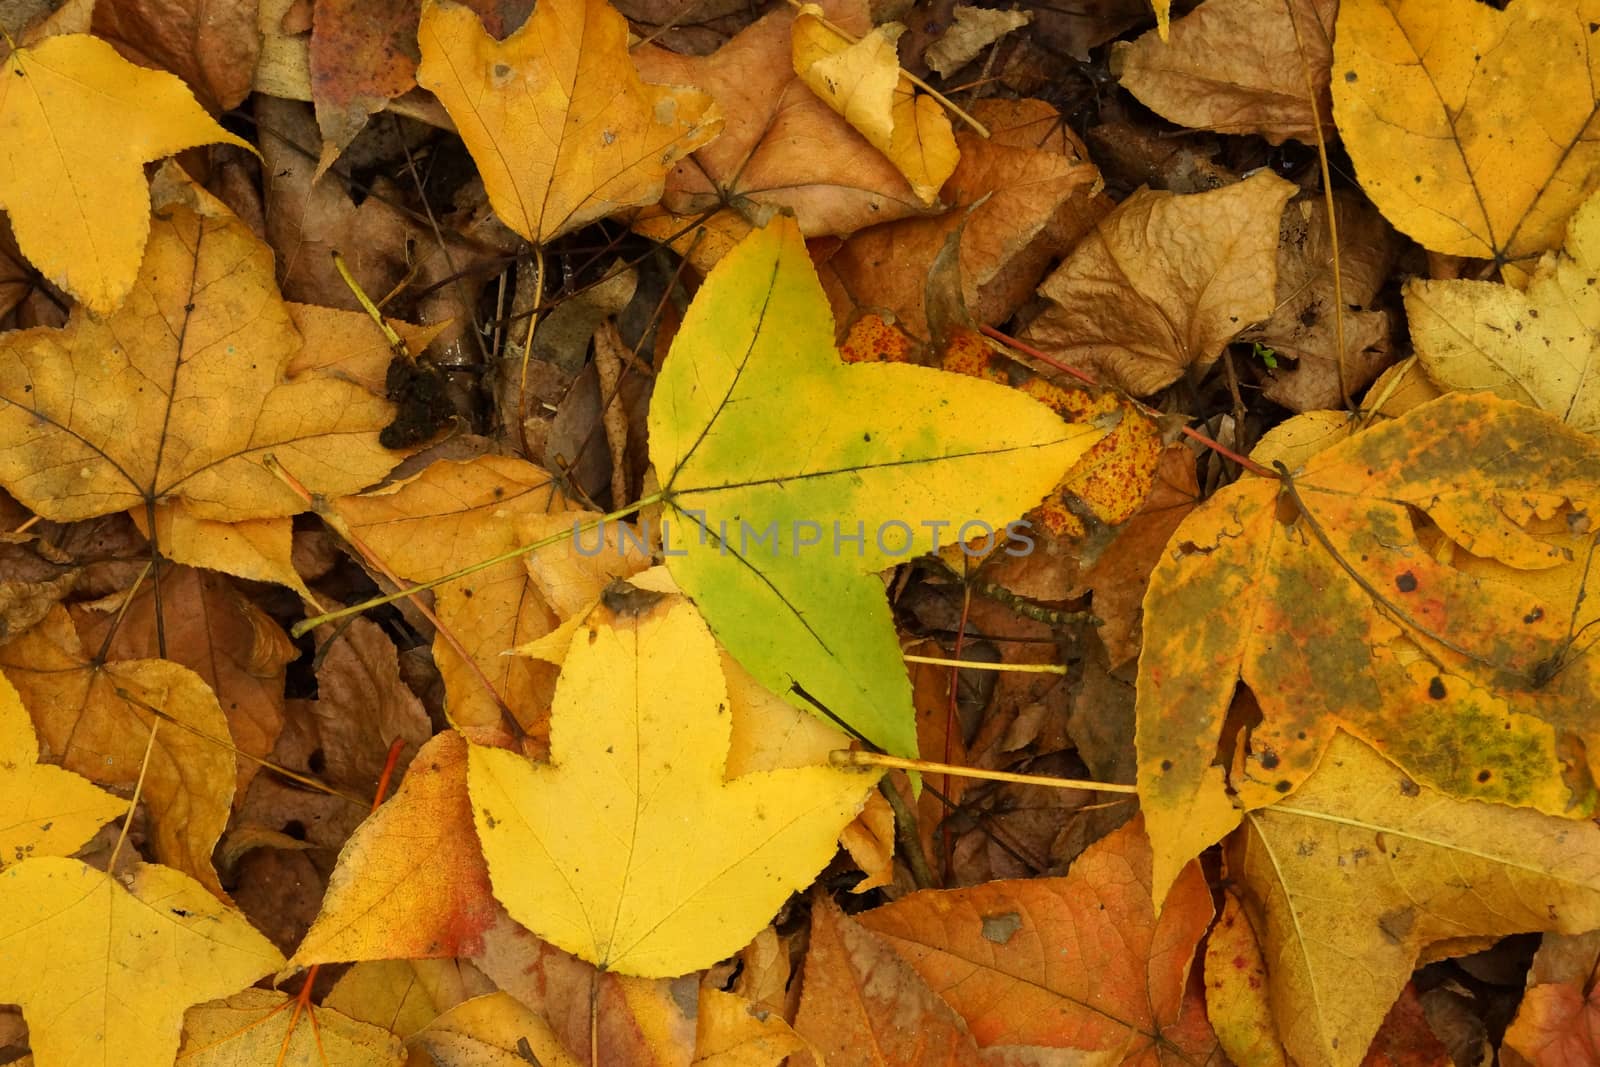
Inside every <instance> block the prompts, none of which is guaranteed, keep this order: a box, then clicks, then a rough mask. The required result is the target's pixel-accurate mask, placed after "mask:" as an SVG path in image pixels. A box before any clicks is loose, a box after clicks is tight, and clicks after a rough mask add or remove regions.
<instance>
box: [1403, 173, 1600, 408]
mask: <svg viewBox="0 0 1600 1067" xmlns="http://www.w3.org/2000/svg"><path fill="white" fill-rule="evenodd" d="M1597 275H1600V195H1596V196H1591V197H1590V198H1589V199H1588V200H1587V201H1585V202H1584V205H1583V207H1581V208H1580V209H1579V210H1578V212H1577V214H1575V215H1573V216H1572V225H1571V227H1570V229H1569V230H1568V233H1567V240H1566V244H1565V245H1564V246H1563V247H1562V248H1561V249H1560V250H1559V251H1556V252H1552V253H1550V254H1548V255H1546V256H1545V257H1544V259H1543V260H1541V261H1540V263H1539V266H1538V269H1537V270H1535V272H1534V275H1533V278H1532V279H1531V280H1530V281H1529V282H1528V287H1527V289H1526V291H1518V290H1516V289H1513V288H1511V287H1509V286H1505V285H1496V284H1494V283H1492V282H1473V281H1461V280H1455V281H1428V280H1425V279H1417V280H1414V281H1412V282H1411V283H1409V284H1408V285H1407V286H1406V289H1405V299H1406V317H1407V318H1408V319H1409V320H1410V322H1411V338H1412V341H1413V342H1414V343H1415V344H1416V346H1417V357H1418V359H1420V360H1421V361H1422V366H1423V369H1424V370H1426V371H1427V372H1428V377H1429V378H1431V379H1433V381H1434V383H1435V384H1437V385H1439V386H1441V387H1443V388H1446V389H1460V390H1463V391H1467V392H1470V391H1473V390H1478V389H1488V390H1490V391H1491V392H1493V393H1495V394H1496V395H1497V396H1503V397H1505V398H1506V399H1507V400H1516V401H1520V402H1521V403H1524V404H1528V405H1531V406H1533V407H1536V408H1539V409H1540V410H1543V411H1548V412H1549V413H1550V414H1551V415H1553V416H1555V417H1556V418H1558V419H1560V420H1561V421H1562V422H1565V423H1566V424H1567V425H1569V426H1571V427H1572V428H1573V429H1576V430H1582V431H1583V432H1584V433H1591V434H1600V285H1597V284H1596V276H1597Z"/></svg>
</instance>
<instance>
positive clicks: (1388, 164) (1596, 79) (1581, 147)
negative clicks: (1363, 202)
mask: <svg viewBox="0 0 1600 1067" xmlns="http://www.w3.org/2000/svg"><path fill="white" fill-rule="evenodd" d="M1596 22H1600V0H1517V2H1516V3H1514V4H1510V5H1508V6H1507V7H1506V9H1505V10H1504V11H1498V10H1496V9H1495V8H1493V7H1490V6H1489V5H1487V4H1480V3H1476V2H1475V0H1343V3H1341V4H1340V5H1339V20H1338V23H1337V26H1336V30H1335V35H1334V52H1333V114H1334V119H1335V120H1336V121H1337V123H1338V126H1339V132H1340V134H1341V135H1342V136H1343V139H1344V144H1345V148H1346V149H1347V150H1348V151H1349V152H1350V159H1351V161H1352V162H1354V163H1355V168H1356V177H1357V178H1358V179H1359V180H1360V182H1361V187H1362V188H1363V189H1365V190H1366V192H1367V195H1368V196H1370V197H1371V198H1372V201H1373V203H1375V204H1377V205H1378V208H1379V210H1381V211H1382V212H1383V213H1384V215H1385V217H1387V218H1388V219H1389V221H1390V222H1392V223H1394V225H1395V227H1396V228H1397V229H1399V230H1401V231H1403V232H1405V233H1406V234H1409V235H1410V236H1411V237H1413V238H1415V239H1416V240H1417V241H1418V242H1419V243H1421V244H1422V245H1424V246H1425V247H1427V248H1430V249H1432V250H1434V251H1435V252H1445V253H1448V254H1450V255H1455V256H1473V257H1476V258H1479V259H1489V260H1493V261H1495V262H1496V263H1500V264H1504V263H1507V262H1509V261H1514V260H1522V259H1527V258H1528V257H1531V256H1536V255H1538V254H1539V253H1540V252H1543V251H1545V250H1546V249H1549V248H1554V247H1555V246H1556V245H1557V244H1559V243H1560V241H1561V234H1562V231H1563V229H1564V228H1565V227H1566V222H1567V218H1568V217H1569V216H1570V215H1571V214H1572V213H1573V211H1575V210H1577V207H1578V205H1579V204H1580V203H1582V201H1583V199H1584V197H1586V196H1587V195H1588V194H1589V193H1590V192H1591V191H1592V190H1593V189H1594V187H1595V183H1596V180H1597V176H1596V167H1597V166H1600V49H1597V48H1595V46H1594V37H1593V36H1592V34H1593V30H1592V29H1591V28H1590V27H1592V26H1593V25H1594V24H1595V23H1596Z"/></svg>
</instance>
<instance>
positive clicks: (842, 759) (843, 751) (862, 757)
mask: <svg viewBox="0 0 1600 1067" xmlns="http://www.w3.org/2000/svg"><path fill="white" fill-rule="evenodd" d="M828 762H829V763H832V764H833V765H834V766H835V767H888V768H891V769H893V770H901V771H921V772H922V773H924V774H949V775H953V776H955V777H957V778H981V779H983V780H984V781H986V782H1020V783H1021V784H1023V785H1042V786H1048V787H1050V788H1051V789H1090V790H1094V791H1096V792H1100V793H1138V791H1139V789H1138V787H1137V786H1132V785H1119V784H1118V783H1116V782H1091V781H1088V780H1086V779H1083V778H1051V777H1049V776H1047V775H1043V774H1013V773H1012V772H1011V771H987V770H983V769H981V768H978V767H959V766H957V765H955V764H953V763H933V762H931V761H929V760H920V759H902V758H901V757H899V756H885V755H883V754H882V753H880V752H858V751H856V750H854V749H848V748H840V749H835V750H834V751H832V752H830V753H828Z"/></svg>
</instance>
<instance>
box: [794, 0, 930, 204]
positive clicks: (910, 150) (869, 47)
mask: <svg viewBox="0 0 1600 1067" xmlns="http://www.w3.org/2000/svg"><path fill="white" fill-rule="evenodd" d="M904 29H905V27H903V26H899V25H896V24H890V25H885V26H879V27H877V28H876V29H874V30H873V31H872V32H871V33H869V34H867V35H866V36H865V37H863V38H861V39H860V40H859V41H851V40H850V39H849V38H848V37H846V36H844V35H843V34H842V33H840V32H839V31H838V30H836V29H834V28H833V27H832V26H830V25H829V24H828V23H827V22H826V21H825V20H824V19H823V18H822V9H821V8H819V7H817V6H815V5H808V6H807V7H805V8H803V9H802V10H801V13H800V15H799V17H798V18H796V19H795V21H794V29H793V41H794V71H795V73H796V74H798V75H799V76H800V80H801V81H803V82H805V84H806V85H807V86H808V87H809V88H810V89H811V91H812V92H814V93H816V94H817V96H818V97H819V98H821V99H822V100H823V101H824V102H825V103H826V104H827V105H828V106H829V107H831V108H833V110H834V111H836V112H838V113H839V115H840V116H841V117H843V118H844V120H845V121H846V122H848V123H849V124H850V125H851V126H853V127H855V129H856V131H857V132H858V133H860V134H861V136H863V137H865V138H866V139H867V141H868V142H869V143H870V144H871V145H872V146H873V147H874V148H876V149H877V150H878V151H880V152H882V153H883V154H884V156H886V157H887V158H888V160H889V162H891V163H893V164H894V165H895V167H896V168H897V169H898V170H899V171H900V173H901V174H904V175H905V176H906V180H907V181H908V182H910V183H911V188H912V190H913V191H914V192H915V193H916V194H917V196H918V197H919V198H920V199H921V200H922V202H923V203H924V204H932V203H933V202H934V201H935V200H937V199H939V189H940V187H941V186H943V185H944V183H945V179H946V178H948V177H950V175H951V174H952V173H954V172H955V169H956V163H957V162H959V161H960V159H961V150H960V149H959V148H957V147H956V137H955V131H954V130H952V129H951V128H950V118H949V116H947V115H946V114H945V113H944V108H943V106H941V105H940V103H939V102H938V101H937V100H935V99H934V98H933V97H931V96H929V95H927V94H926V93H918V92H917V91H916V88H915V87H914V86H913V85H912V83H911V80H910V79H909V78H907V77H906V76H905V74H904V73H902V72H901V70H900V59H899V55H898V53H897V52H896V51H895V40H896V39H897V38H898V37H899V36H900V34H901V33H902V32H904Z"/></svg>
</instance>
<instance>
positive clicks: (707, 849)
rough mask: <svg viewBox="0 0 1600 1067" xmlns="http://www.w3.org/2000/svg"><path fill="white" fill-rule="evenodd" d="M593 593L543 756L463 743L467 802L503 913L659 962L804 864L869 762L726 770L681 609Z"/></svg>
mask: <svg viewBox="0 0 1600 1067" xmlns="http://www.w3.org/2000/svg"><path fill="white" fill-rule="evenodd" d="M610 599H611V601H612V603H613V604H614V605H616V606H615V607H614V608H613V607H606V606H602V607H599V608H596V609H595V610H594V611H593V612H591V613H590V615H589V616H588V619H587V620H586V622H585V632H584V633H583V634H582V635H580V637H579V638H578V639H577V640H575V641H574V642H573V644H572V648H571V650H570V651H569V652H568V655H567V660H566V665H565V667H564V668H563V670H562V673H561V681H560V684H559V687H558V688H557V690H556V698H555V706H554V709H553V711H552V715H551V736H550V756H551V762H550V764H549V765H534V764H532V763H530V762H529V761H528V760H526V759H524V758H523V757H522V756H520V755H518V754H517V753H514V752H509V751H506V750H504V749H493V748H484V747H479V746H472V748H471V749H470V753H469V761H470V762H469V769H468V782H469V786H470V789H471V795H472V807H473V816H474V819H475V820H476V823H477V827H478V836H479V840H480V841H481V842H482V844H483V853H484V858H485V859H486V860H488V863H489V875H490V879H491V881H492V883H493V885H494V890H495V895H496V896H497V897H498V898H499V899H500V902H501V903H502V904H504V905H505V907H506V911H507V912H509V913H510V915H511V917H512V918H514V919H516V920H517V921H518V922H519V923H521V924H523V925H524V926H526V927H527V928H528V929H530V930H532V931H533V932H534V933H535V934H537V935H539V936H540V937H542V938H544V939H545V940H547V941H549V942H551V943H552V944H554V945H556V946H557V947H559V948H562V949H565V950H566V951H568V952H571V953H573V954H575V955H577V956H579V957H581V958H583V959H586V960H588V961H590V962H591V963H594V964H596V965H597V966H599V967H601V968H602V969H604V970H607V971H613V972H616V973H619V974H628V975H641V976H645V977H670V976H676V975H680V974H685V973H687V972H689V971H693V970H697V969H699V968H701V967H706V966H709V965H710V964H712V963H715V962H716V961H717V960H719V959H722V958H724V957H726V956H729V955H731V954H733V953H734V952H737V951H738V950H739V948H740V947H742V946H743V945H744V944H745V943H746V942H748V941H749V940H750V938H751V937H753V936H755V934H756V933H757V932H758V931H759V930H760V929H761V928H762V927H763V926H765V925H766V924H767V923H768V922H769V921H770V920H771V918H772V916H773V914H774V913H775V912H776V911H777V910H778V908H779V907H780V906H781V905H782V903H783V901H784V900H785V899H786V898H787V897H788V896H789V894H790V893H792V892H793V891H794V890H796V889H798V888H800V887H801V886H804V885H805V884H806V883H807V882H809V881H810V880H811V879H812V878H813V877H815V876H816V874H817V872H818V871H820V870H821V869H822V868H823V866H825V865H826V864H827V862H828V860H829V859H830V858H832V856H833V854H834V850H835V847H836V845H835V842H836V841H837V839H838V835H839V831H840V829H842V828H843V827H844V825H845V824H846V823H848V822H849V821H850V820H851V819H852V818H853V817H854V816H855V813H856V812H857V811H858V810H859V809H860V807H861V805H862V802H863V801H864V800H865V798H866V794H867V791H868V790H869V789H870V788H871V787H872V784H873V782H875V781H876V778H877V776H876V775H875V774H860V773H857V772H852V771H847V770H841V769H838V768H834V767H826V766H810V767H799V768H791V769H785V770H775V771H764V772H757V773H753V774H746V775H744V776H742V777H739V778H736V779H733V780H732V781H728V780H726V779H725V778H724V772H725V762H726V759H727V753H728V736H729V716H728V709H727V690H726V687H725V686H724V684H723V680H722V672H721V669H720V667H719V666H718V662H717V648H716V643H715V642H714V641H713V640H712V638H711V633H710V631H709V630H707V629H706V625H705V623H704V622H703V621H702V620H701V619H700V616H699V613H698V612H697V611H696V610H695V609H694V607H693V606H692V605H691V604H689V603H688V602H687V601H686V600H684V599H682V598H681V597H669V596H664V595H662V594H659V593H650V592H646V591H642V590H639V591H632V592H627V593H626V595H622V594H621V593H620V592H619V594H618V595H616V596H613V597H612V598H610ZM708 827H714V828H715V832H708V831H707V828H708Z"/></svg>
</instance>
